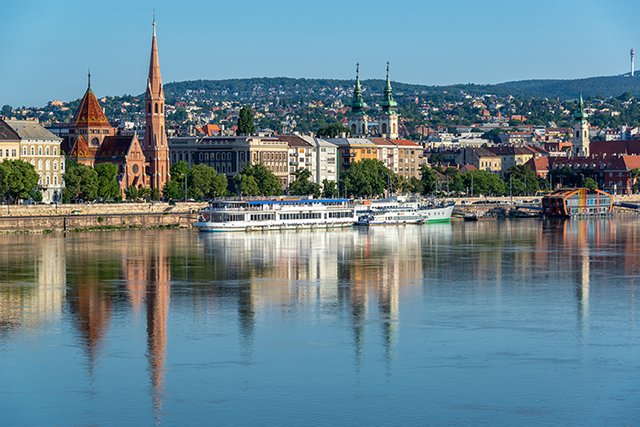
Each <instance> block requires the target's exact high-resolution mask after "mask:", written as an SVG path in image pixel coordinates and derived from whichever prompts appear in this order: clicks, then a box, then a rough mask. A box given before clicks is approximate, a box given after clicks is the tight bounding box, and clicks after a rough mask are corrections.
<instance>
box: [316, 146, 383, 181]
mask: <svg viewBox="0 0 640 427" xmlns="http://www.w3.org/2000/svg"><path fill="white" fill-rule="evenodd" d="M327 141H329V142H330V143H332V144H335V145H336V146H338V157H339V159H340V161H339V162H338V174H339V175H340V174H342V173H343V172H345V171H346V170H347V169H348V168H349V166H350V165H351V164H352V163H355V162H359V161H361V160H364V159H370V160H377V159H378V146H377V145H376V144H374V143H373V141H371V140H369V139H367V138H333V139H327Z"/></svg>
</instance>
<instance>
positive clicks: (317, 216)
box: [280, 212, 322, 219]
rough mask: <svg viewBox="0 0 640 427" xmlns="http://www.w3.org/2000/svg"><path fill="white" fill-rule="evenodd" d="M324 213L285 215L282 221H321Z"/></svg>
mask: <svg viewBox="0 0 640 427" xmlns="http://www.w3.org/2000/svg"><path fill="white" fill-rule="evenodd" d="M321 218H322V212H299V213H283V214H280V219H321Z"/></svg>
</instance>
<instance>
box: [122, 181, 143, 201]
mask: <svg viewBox="0 0 640 427" xmlns="http://www.w3.org/2000/svg"><path fill="white" fill-rule="evenodd" d="M124 194H125V197H126V198H127V200H136V199H137V198H138V196H139V194H140V192H139V191H138V188H137V187H136V186H134V185H132V186H131V187H128V188H127V189H126V190H125V191H124Z"/></svg>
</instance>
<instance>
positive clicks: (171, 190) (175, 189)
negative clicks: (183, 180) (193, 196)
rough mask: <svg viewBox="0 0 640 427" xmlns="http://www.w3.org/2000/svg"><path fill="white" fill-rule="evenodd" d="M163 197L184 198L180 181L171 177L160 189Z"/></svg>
mask: <svg viewBox="0 0 640 427" xmlns="http://www.w3.org/2000/svg"><path fill="white" fill-rule="evenodd" d="M162 194H164V198H165V199H167V200H169V199H171V200H183V199H184V187H183V186H182V185H180V183H179V182H178V181H176V180H174V179H173V176H172V177H171V181H169V182H167V183H166V184H165V185H164V188H163V189H162Z"/></svg>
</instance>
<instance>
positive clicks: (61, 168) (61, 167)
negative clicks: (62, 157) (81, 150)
mask: <svg viewBox="0 0 640 427" xmlns="http://www.w3.org/2000/svg"><path fill="white" fill-rule="evenodd" d="M60 170H61V171H64V162H60Z"/></svg>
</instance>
